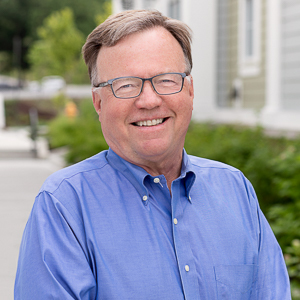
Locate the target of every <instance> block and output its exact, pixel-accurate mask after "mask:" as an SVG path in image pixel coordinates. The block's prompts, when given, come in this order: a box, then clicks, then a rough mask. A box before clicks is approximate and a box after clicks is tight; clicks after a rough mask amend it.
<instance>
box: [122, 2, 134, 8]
mask: <svg viewBox="0 0 300 300" xmlns="http://www.w3.org/2000/svg"><path fill="white" fill-rule="evenodd" d="M133 2H134V0H122V8H123V9H124V10H129V9H133V6H134V3H133Z"/></svg>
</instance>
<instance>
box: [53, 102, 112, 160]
mask: <svg viewBox="0 0 300 300" xmlns="http://www.w3.org/2000/svg"><path fill="white" fill-rule="evenodd" d="M49 141H50V145H51V147H53V148H56V147H63V146H68V149H69V151H68V153H67V155H66V161H67V163H69V164H72V163H76V162H79V161H81V160H83V159H85V158H87V157H89V156H92V155H94V154H96V153H98V152H99V151H102V150H104V149H108V146H107V144H106V142H105V140H104V137H103V135H102V131H101V126H100V122H99V120H98V115H97V114H96V112H95V110H94V107H93V104H92V101H91V100H84V101H82V102H80V105H79V116H78V117H75V118H68V117H66V116H64V115H61V116H59V117H58V118H56V119H55V120H53V121H52V122H50V124H49Z"/></svg>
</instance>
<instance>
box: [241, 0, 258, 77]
mask: <svg viewBox="0 0 300 300" xmlns="http://www.w3.org/2000/svg"><path fill="white" fill-rule="evenodd" d="M261 26H262V24H261V0H239V38H238V43H239V45H238V46H239V71H240V75H241V76H243V77H248V76H257V75H258V74H259V73H260V56H261V53H260V52H261V49H260V46H261Z"/></svg>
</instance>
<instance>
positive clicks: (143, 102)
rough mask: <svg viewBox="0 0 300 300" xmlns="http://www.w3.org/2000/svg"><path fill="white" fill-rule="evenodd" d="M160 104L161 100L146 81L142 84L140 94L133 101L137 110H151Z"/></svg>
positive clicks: (148, 81)
mask: <svg viewBox="0 0 300 300" xmlns="http://www.w3.org/2000/svg"><path fill="white" fill-rule="evenodd" d="M161 103H162V99H161V97H160V95H158V94H157V93H156V92H155V90H154V88H153V86H152V84H151V82H150V80H146V81H145V82H144V86H143V90H142V92H141V94H140V95H139V96H138V97H137V99H136V101H135V105H136V106H137V107H138V108H146V109H153V108H155V107H158V106H160V105H161Z"/></svg>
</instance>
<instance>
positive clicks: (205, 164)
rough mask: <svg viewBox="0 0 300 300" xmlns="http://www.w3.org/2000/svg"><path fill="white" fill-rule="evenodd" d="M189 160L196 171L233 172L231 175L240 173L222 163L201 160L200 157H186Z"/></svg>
mask: <svg viewBox="0 0 300 300" xmlns="http://www.w3.org/2000/svg"><path fill="white" fill-rule="evenodd" d="M188 157H189V160H190V162H191V164H192V166H193V167H194V168H195V169H196V170H198V171H199V170H203V171H204V170H214V171H220V172H226V171H228V172H233V173H235V172H236V173H241V171H240V170H238V169H236V168H234V167H232V166H230V165H227V164H224V163H222V162H219V161H215V160H211V159H207V158H202V157H197V156H193V155H188Z"/></svg>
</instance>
